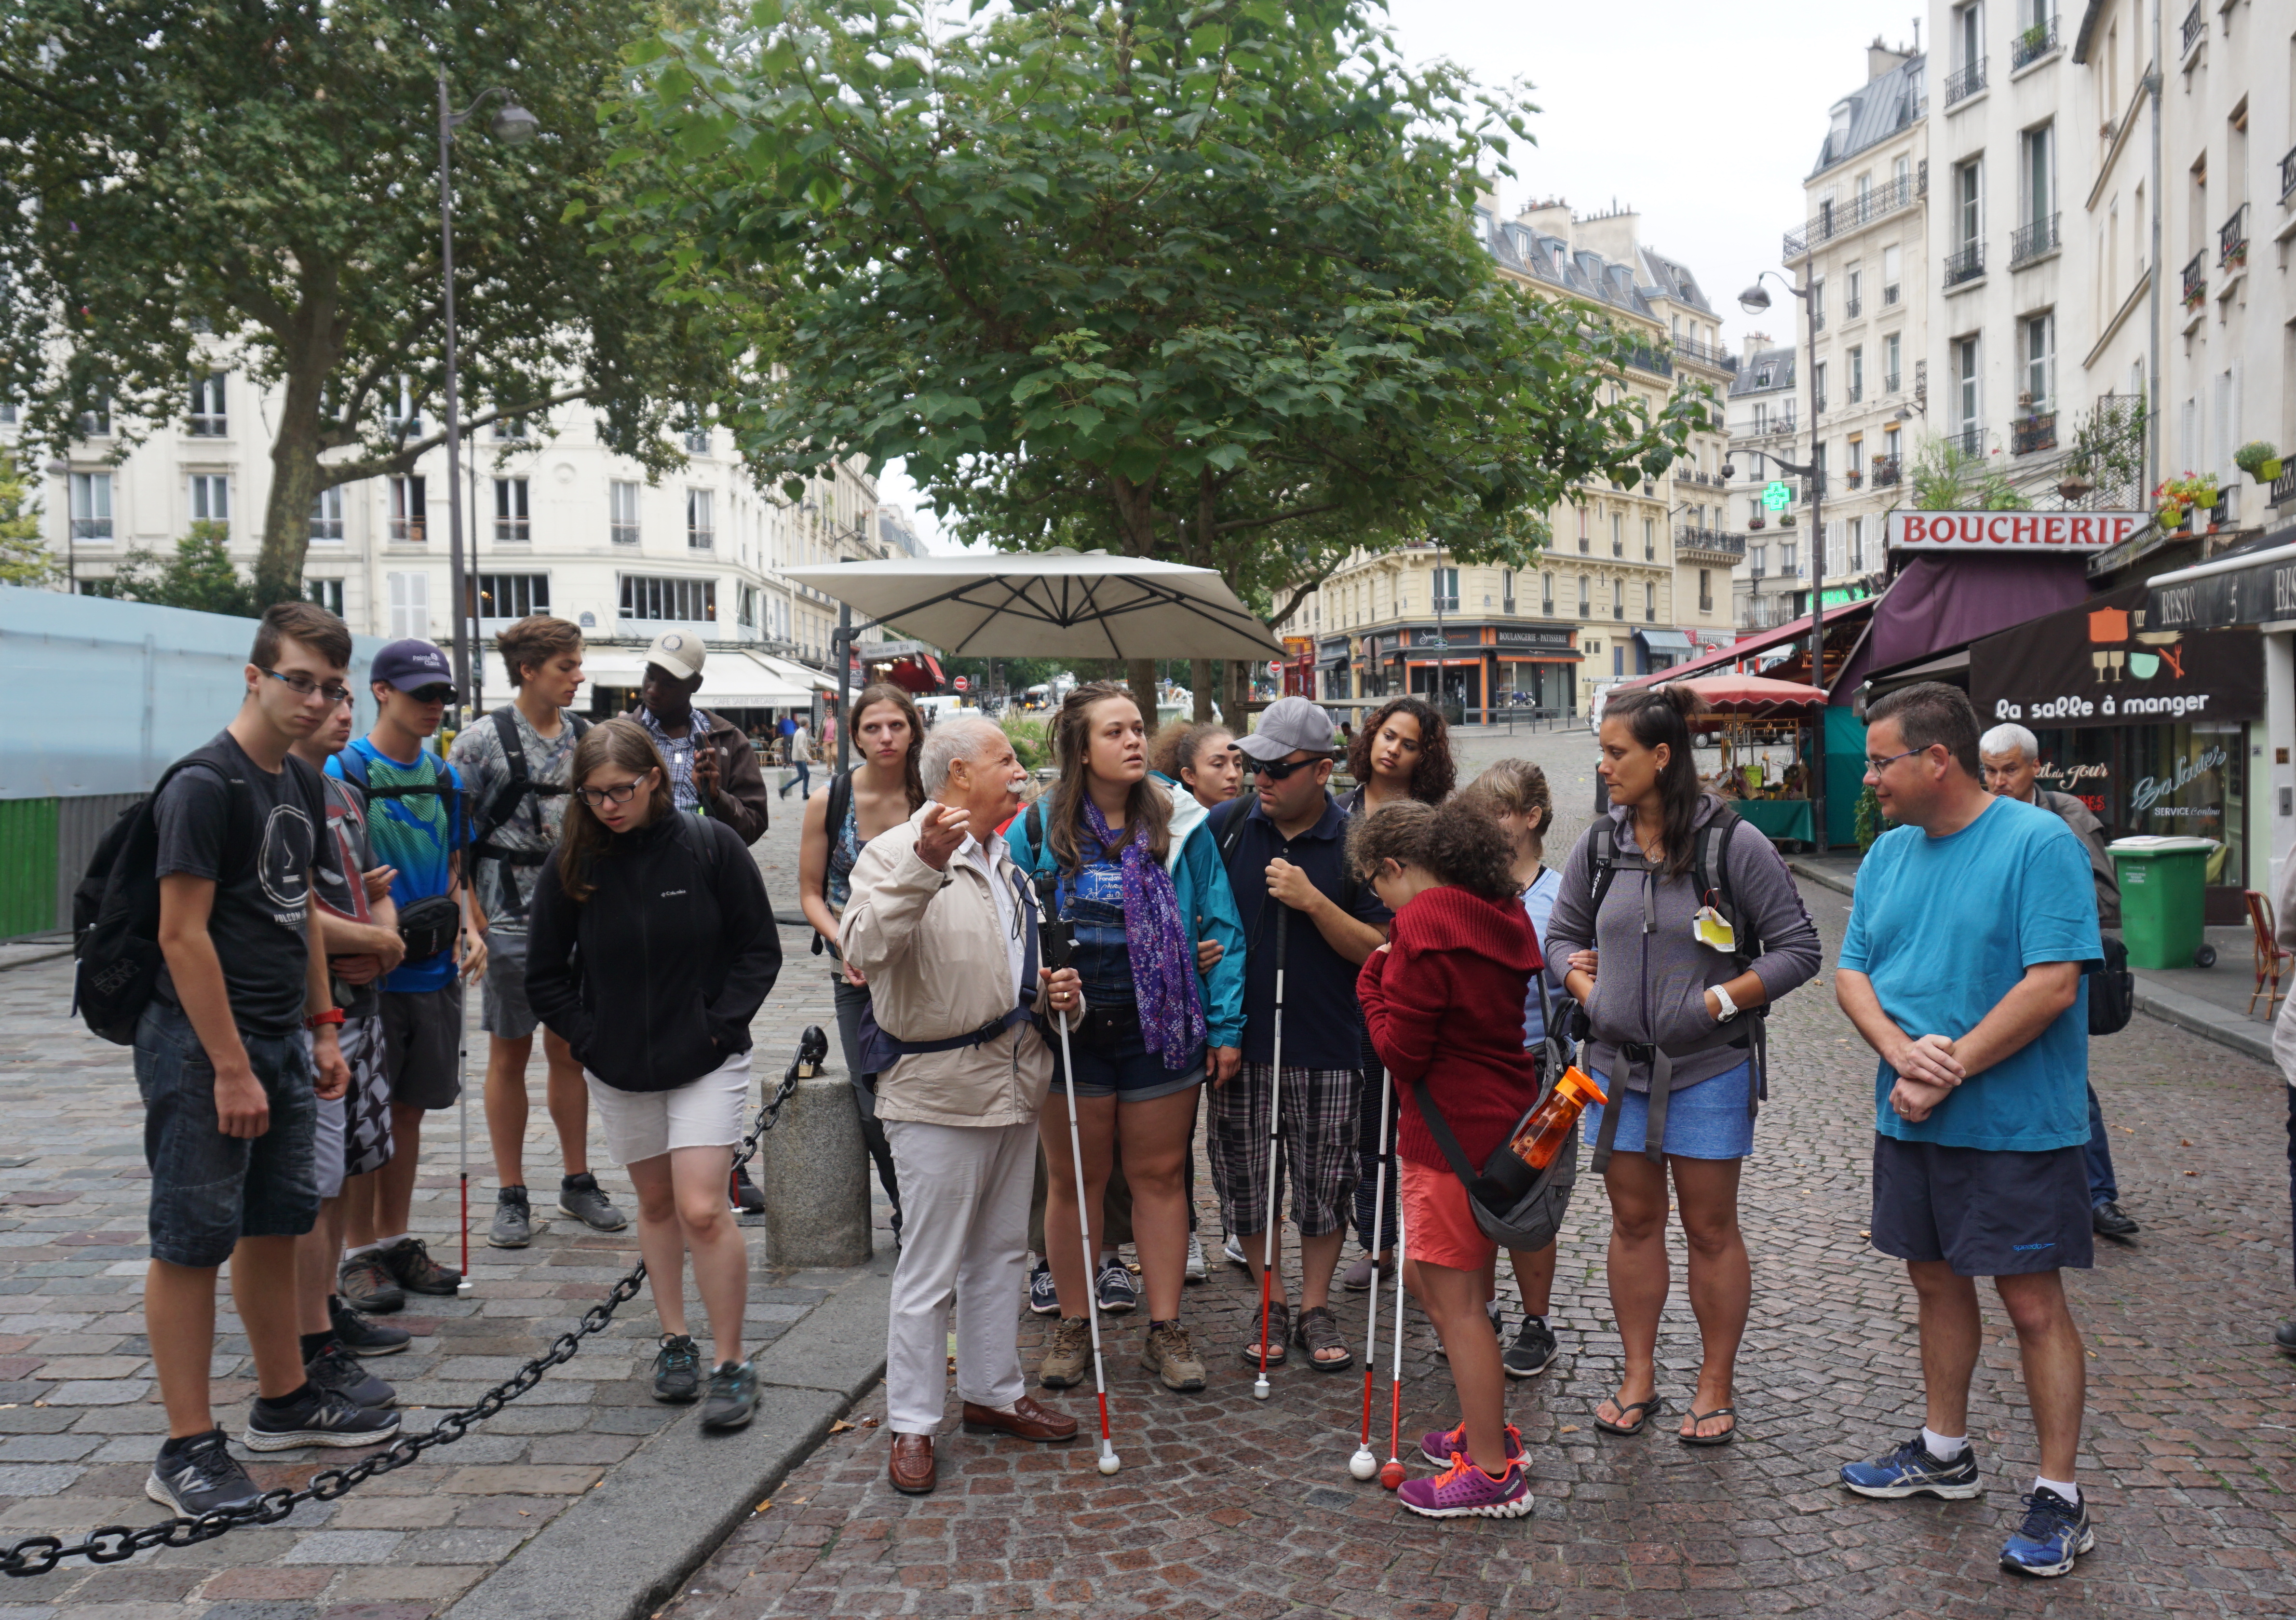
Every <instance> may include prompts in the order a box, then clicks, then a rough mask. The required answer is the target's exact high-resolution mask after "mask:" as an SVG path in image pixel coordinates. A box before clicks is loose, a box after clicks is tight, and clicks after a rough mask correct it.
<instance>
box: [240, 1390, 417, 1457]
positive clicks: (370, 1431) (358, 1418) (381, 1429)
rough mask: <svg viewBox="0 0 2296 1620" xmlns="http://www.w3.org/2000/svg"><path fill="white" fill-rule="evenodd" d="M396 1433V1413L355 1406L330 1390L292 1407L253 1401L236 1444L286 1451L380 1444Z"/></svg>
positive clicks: (313, 1394) (261, 1450)
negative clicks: (313, 1447)
mask: <svg viewBox="0 0 2296 1620" xmlns="http://www.w3.org/2000/svg"><path fill="white" fill-rule="evenodd" d="M397 1433H398V1413H397V1412H395V1411H389V1410H387V1409H385V1408H381V1407H374V1406H359V1405H355V1404H354V1403H352V1402H351V1401H350V1400H349V1399H348V1398H347V1397H345V1396H343V1395H338V1394H337V1393H336V1392H335V1391H333V1390H332V1389H314V1390H313V1391H312V1392H311V1395H310V1398H309V1399H307V1400H306V1401H304V1402H302V1403H300V1404H299V1405H295V1406H274V1405H273V1404H272V1403H270V1402H268V1401H258V1402H256V1403H255V1404H254V1406H253V1408H252V1409H251V1410H250V1411H249V1412H248V1414H247V1429H246V1432H245V1433H243V1434H242V1435H241V1436H240V1437H239V1443H240V1444H242V1445H243V1446H245V1447H246V1448H247V1449H248V1450H249V1451H250V1452H287V1451H292V1450H294V1449H295V1448H296V1447H297V1446H299V1445H380V1444H382V1443H383V1442H384V1441H386V1440H388V1439H389V1438H390V1437H391V1436H394V1435H396V1434H397Z"/></svg>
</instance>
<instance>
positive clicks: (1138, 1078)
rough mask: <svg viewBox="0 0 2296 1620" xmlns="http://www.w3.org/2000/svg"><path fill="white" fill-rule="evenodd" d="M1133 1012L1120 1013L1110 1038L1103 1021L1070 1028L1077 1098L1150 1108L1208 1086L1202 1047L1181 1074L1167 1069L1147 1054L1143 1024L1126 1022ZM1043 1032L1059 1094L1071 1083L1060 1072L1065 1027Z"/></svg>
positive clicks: (1088, 1020) (1132, 1020) (1050, 1027)
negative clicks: (1112, 1100) (1160, 1099)
mask: <svg viewBox="0 0 2296 1620" xmlns="http://www.w3.org/2000/svg"><path fill="white" fill-rule="evenodd" d="M1088 994H1089V992H1087V995H1088ZM1128 1011H1129V1010H1128V1009H1119V1010H1118V1016H1117V1017H1116V1018H1115V1019H1111V1020H1108V1022H1109V1023H1110V1024H1111V1025H1112V1027H1111V1028H1110V1029H1109V1030H1108V1032H1107V1033H1105V1034H1103V1033H1102V1029H1103V1021H1102V1020H1101V1019H1094V1018H1091V1017H1089V1016H1087V1018H1086V1019H1085V1020H1084V1022H1083V1024H1082V1025H1081V1026H1075V1027H1071V1029H1070V1035H1069V1051H1070V1053H1071V1054H1072V1055H1073V1056H1074V1057H1075V1059H1076V1094H1077V1095H1078V1096H1079V1097H1114V1098H1116V1099H1118V1100H1119V1101H1123V1102H1148V1101H1152V1100H1154V1099H1156V1098H1158V1097H1169V1096H1170V1095H1172V1093H1173V1092H1185V1091H1186V1090H1188V1089H1189V1088H1190V1087H1191V1086H1197V1085H1201V1084H1203V1083H1204V1049H1203V1048H1202V1047H1201V1046H1199V1047H1197V1048H1196V1050H1195V1051H1193V1052H1191V1053H1190V1054H1189V1055H1188V1060H1187V1062H1186V1063H1185V1064H1184V1065H1182V1066H1181V1067H1180V1068H1165V1067H1164V1058H1163V1054H1162V1053H1160V1052H1152V1051H1149V1050H1148V1045H1147V1042H1146V1040H1145V1039H1144V1037H1143V1036H1142V1035H1141V1033H1140V1019H1139V1018H1138V1017H1137V1016H1136V1015H1135V1016H1131V1017H1126V1016H1124V1014H1125V1013H1126V1012H1128ZM1043 1033H1044V1036H1045V1039H1046V1041H1047V1042H1048V1043H1050V1044H1051V1046H1052V1049H1053V1086H1054V1090H1058V1089H1060V1088H1061V1087H1062V1085H1063V1084H1066V1082H1067V1076H1065V1075H1063V1074H1062V1072H1061V1060H1060V1052H1061V1032H1060V1025H1059V1023H1058V1022H1057V1020H1056V1021H1054V1022H1053V1023H1050V1024H1046V1025H1045V1026H1043Z"/></svg>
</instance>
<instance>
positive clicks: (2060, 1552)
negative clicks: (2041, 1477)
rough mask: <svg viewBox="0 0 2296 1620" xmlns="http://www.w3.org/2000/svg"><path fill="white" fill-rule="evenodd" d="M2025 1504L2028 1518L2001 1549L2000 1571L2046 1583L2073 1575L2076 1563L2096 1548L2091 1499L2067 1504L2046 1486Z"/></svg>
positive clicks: (2027, 1497) (2026, 1517)
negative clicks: (2052, 1577) (2090, 1518)
mask: <svg viewBox="0 0 2296 1620" xmlns="http://www.w3.org/2000/svg"><path fill="white" fill-rule="evenodd" d="M2023 1500H2024V1503H2025V1517H2024V1518H2023V1519H2022V1520H2021V1521H2020V1522H2019V1524H2018V1526H2017V1528H2016V1529H2015V1530H2013V1531H2012V1532H2011V1533H2010V1535H2009V1540H2008V1542H2006V1543H2005V1545H2004V1546H2003V1547H2002V1549H2001V1567H2002V1568H2004V1569H2013V1570H2015V1571H2016V1572H2017V1573H2018V1574H2019V1575H2038V1576H2039V1577H2040V1578H2041V1579H2043V1580H2047V1579H2048V1578H2049V1577H2051V1576H2053V1575H2067V1574H2070V1573H2071V1570H2072V1567H2073V1560H2074V1559H2077V1558H2079V1557H2080V1555H2081V1554H2082V1553H2084V1552H2087V1550H2089V1549H2090V1548H2092V1547H2094V1546H2095V1545H2096V1532H2095V1529H2093V1528H2092V1527H2091V1526H2090V1525H2089V1522H2088V1499H2087V1497H2083V1498H2082V1499H2081V1500H2080V1501H2078V1502H2071V1501H2066V1500H2065V1499H2064V1498H2063V1497H2062V1496H2060V1495H2058V1494H2057V1493H2055V1492H2054V1491H2052V1490H2051V1489H2049V1487H2048V1486H2046V1485H2043V1486H2041V1487H2040V1488H2039V1489H2038V1490H2037V1491H2034V1492H2033V1493H2030V1495H2028V1496H2026V1497H2025V1498H2024V1499H2023Z"/></svg>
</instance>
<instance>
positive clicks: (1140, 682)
mask: <svg viewBox="0 0 2296 1620" xmlns="http://www.w3.org/2000/svg"><path fill="white" fill-rule="evenodd" d="M1124 679H1125V681H1126V682H1127V683H1128V684H1129V685H1130V686H1131V688H1132V700H1133V701H1134V702H1135V703H1137V704H1138V705H1139V706H1140V719H1141V722H1142V724H1144V725H1146V726H1147V728H1148V734H1149V735H1150V736H1151V737H1152V736H1154V735H1155V734H1156V660H1155V659H1125V660H1124Z"/></svg>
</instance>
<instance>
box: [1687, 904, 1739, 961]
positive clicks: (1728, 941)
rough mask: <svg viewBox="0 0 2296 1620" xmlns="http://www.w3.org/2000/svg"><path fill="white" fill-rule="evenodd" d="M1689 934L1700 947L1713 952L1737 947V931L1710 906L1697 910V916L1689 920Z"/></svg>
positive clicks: (1703, 906)
mask: <svg viewBox="0 0 2296 1620" xmlns="http://www.w3.org/2000/svg"><path fill="white" fill-rule="evenodd" d="M1690 932H1691V937H1693V938H1694V939H1696V940H1697V941H1698V943H1699V944H1700V945H1706V946H1708V947H1710V949H1713V950H1717V951H1732V950H1735V949H1736V948H1737V945H1738V935H1737V931H1736V930H1735V929H1733V928H1731V926H1730V920H1729V919H1728V918H1726V917H1725V916H1723V914H1722V913H1721V912H1718V911H1716V910H1715V909H1714V908H1713V907H1712V906H1710V905H1702V906H1700V907H1699V908H1698V914H1697V915H1696V916H1694V917H1693V918H1692V919H1691V920H1690Z"/></svg>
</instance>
